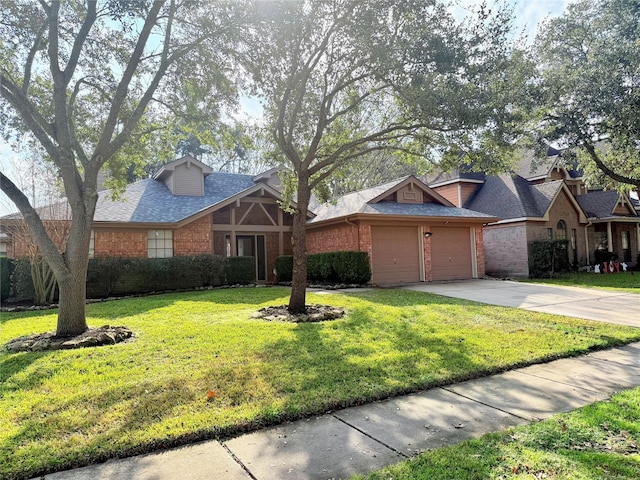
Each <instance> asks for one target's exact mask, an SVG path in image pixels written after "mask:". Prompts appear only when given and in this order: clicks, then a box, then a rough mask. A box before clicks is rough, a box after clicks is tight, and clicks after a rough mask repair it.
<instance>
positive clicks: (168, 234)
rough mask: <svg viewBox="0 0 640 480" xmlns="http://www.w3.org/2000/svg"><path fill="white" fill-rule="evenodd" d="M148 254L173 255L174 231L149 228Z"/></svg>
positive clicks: (159, 256)
mask: <svg viewBox="0 0 640 480" xmlns="http://www.w3.org/2000/svg"><path fill="white" fill-rule="evenodd" d="M147 256H148V257H149V258H169V257H173V231H172V230H149V235H148V243H147Z"/></svg>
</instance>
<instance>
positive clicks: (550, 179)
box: [426, 148, 640, 277]
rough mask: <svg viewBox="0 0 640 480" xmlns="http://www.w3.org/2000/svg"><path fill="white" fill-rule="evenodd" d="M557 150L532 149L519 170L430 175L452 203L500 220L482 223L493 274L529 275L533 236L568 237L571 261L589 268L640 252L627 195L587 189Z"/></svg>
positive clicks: (630, 259) (639, 233)
mask: <svg viewBox="0 0 640 480" xmlns="http://www.w3.org/2000/svg"><path fill="white" fill-rule="evenodd" d="M561 157H562V154H561V152H560V151H558V150H555V149H552V148H550V149H549V150H548V153H547V157H546V158H545V159H542V160H540V159H536V158H535V157H534V156H533V153H531V152H527V153H525V155H524V158H523V159H522V161H521V162H520V164H519V165H518V168H517V170H516V171H515V172H512V173H510V174H503V175H497V176H494V175H485V174H483V173H478V172H453V173H437V174H435V175H432V176H430V177H429V178H427V179H426V182H427V183H428V185H429V186H430V187H431V188H433V189H434V190H435V191H436V192H438V193H440V194H441V195H442V196H444V197H445V198H447V199H448V200H450V201H451V202H452V203H453V204H454V205H457V206H460V207H465V208H467V209H470V210H475V211H478V212H484V213H486V214H489V215H493V216H495V217H498V218H499V219H500V220H499V221H496V222H492V223H489V224H488V225H486V226H485V227H484V252H485V268H486V273H487V274H488V275H494V276H514V277H526V276H528V275H529V251H528V245H529V242H531V241H532V240H537V239H545V238H564V239H567V240H569V260H570V261H571V263H572V264H574V265H578V266H582V265H592V264H594V263H595V262H596V258H595V257H596V251H605V252H607V251H608V252H609V253H610V254H612V255H614V256H616V257H617V258H618V259H619V260H620V261H623V260H624V261H626V262H627V263H628V264H630V265H634V264H635V263H636V261H637V258H638V255H639V254H640V216H639V215H638V211H637V210H636V208H635V206H634V204H633V202H632V200H631V199H630V198H629V196H628V195H626V194H624V193H619V192H616V191H601V190H588V189H587V188H586V186H585V184H584V182H583V180H582V178H581V172H579V171H577V170H576V169H569V168H566V167H564V166H563V163H562V158H561Z"/></svg>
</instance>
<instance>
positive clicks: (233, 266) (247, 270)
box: [2, 255, 255, 301]
mask: <svg viewBox="0 0 640 480" xmlns="http://www.w3.org/2000/svg"><path fill="white" fill-rule="evenodd" d="M3 265H4V264H3ZM2 268H3V270H2V275H4V274H5V273H4V272H5V268H4V266H3V267H2ZM254 281H255V259H254V257H227V258H225V257H220V256H218V255H195V256H179V257H171V258H107V257H104V258H102V257H101V258H92V259H90V260H89V267H88V269H87V298H104V297H110V296H114V295H131V294H138V293H150V292H157V291H164V290H177V289H185V290H191V289H196V288H202V287H217V286H220V285H224V284H231V285H236V284H242V285H246V284H248V283H252V282H254ZM7 284H10V285H12V286H13V294H14V296H15V298H16V300H17V301H30V300H33V296H34V293H33V282H32V280H31V269H30V264H29V260H28V259H26V258H25V259H20V260H17V261H15V268H14V269H13V275H12V277H11V281H10V282H7ZM7 288H9V287H7ZM2 289H3V295H2V298H5V295H4V289H5V280H4V276H3V277H2ZM7 296H8V295H7Z"/></svg>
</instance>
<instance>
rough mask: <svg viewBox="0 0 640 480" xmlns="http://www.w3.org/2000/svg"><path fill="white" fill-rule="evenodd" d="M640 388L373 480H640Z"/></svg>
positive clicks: (430, 455) (435, 453)
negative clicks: (638, 479) (639, 479)
mask: <svg viewBox="0 0 640 480" xmlns="http://www.w3.org/2000/svg"><path fill="white" fill-rule="evenodd" d="M639 444H640V388H636V389H634V390H627V391H625V392H622V393H619V394H617V395H615V396H614V397H613V398H612V399H611V400H610V401H607V402H598V403H594V404H592V405H588V406H586V407H584V408H581V409H579V410H575V411H574V412H571V413H568V414H562V415H557V416H554V417H553V418H550V419H549V420H545V421H543V422H540V423H533V424H530V425H526V426H522V427H517V428H514V429H511V430H507V431H506V432H504V433H491V434H488V435H485V436H484V437H482V438H480V439H478V440H471V441H466V442H463V443H460V444H457V445H454V446H452V447H447V448H441V449H437V450H432V451H430V452H426V453H423V454H421V455H420V456H418V457H416V458H415V459H412V460H408V461H405V462H402V463H399V464H397V465H394V466H392V467H388V468H385V469H383V470H380V471H377V472H374V473H372V474H370V475H368V476H366V477H362V476H357V477H354V480H355V479H362V478H366V479H368V480H389V479H393V480H416V479H423V480H445V479H446V480H450V479H465V480H476V479H477V480H480V479H502V480H506V479H511V478H513V479H554V480H560V479H576V480H577V479H593V480H606V479H619V480H621V479H629V480H631V479H637V478H640V448H639V447H638V445H639Z"/></svg>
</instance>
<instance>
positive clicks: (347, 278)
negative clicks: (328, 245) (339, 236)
mask: <svg viewBox="0 0 640 480" xmlns="http://www.w3.org/2000/svg"><path fill="white" fill-rule="evenodd" d="M333 269H334V271H335V272H336V275H337V277H338V279H339V280H340V282H342V283H357V284H361V285H362V284H365V283H368V282H369V280H371V265H370V264H369V254H368V253H367V252H335V254H334V257H333Z"/></svg>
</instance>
